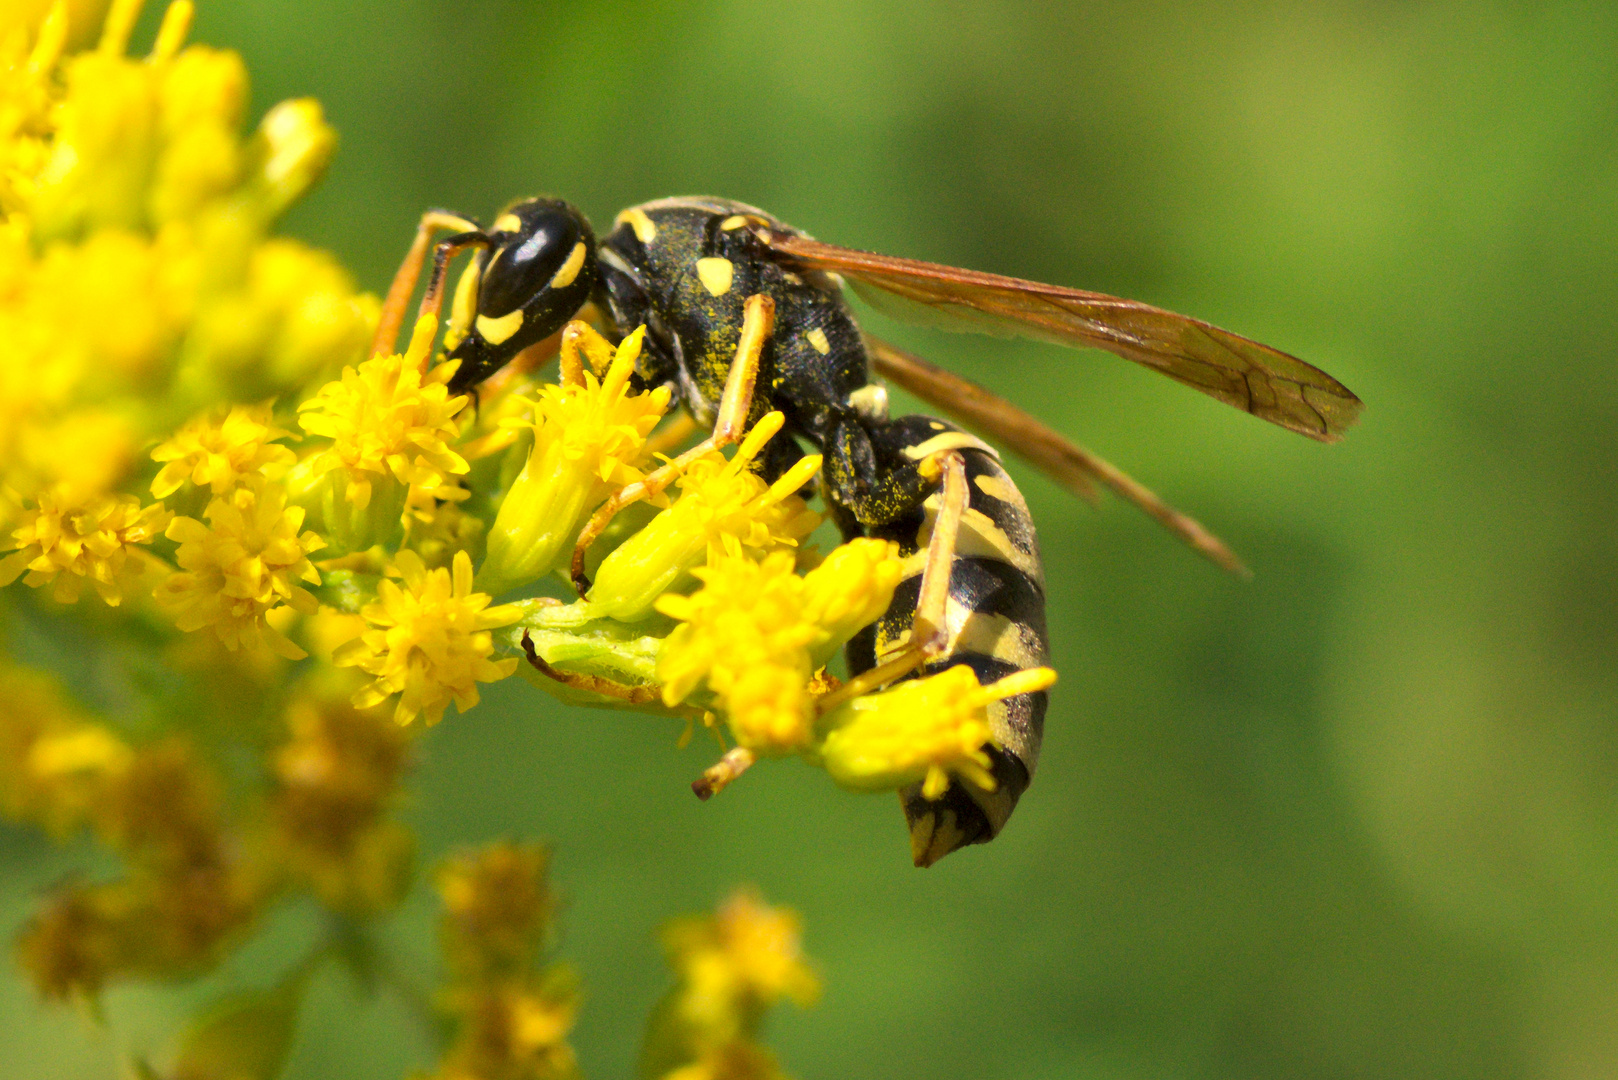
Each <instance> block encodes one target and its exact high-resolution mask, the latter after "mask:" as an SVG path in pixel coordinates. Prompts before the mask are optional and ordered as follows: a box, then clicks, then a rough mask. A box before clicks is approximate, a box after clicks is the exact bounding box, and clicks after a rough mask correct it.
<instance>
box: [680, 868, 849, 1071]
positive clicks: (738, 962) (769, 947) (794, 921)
mask: <svg viewBox="0 0 1618 1080" xmlns="http://www.w3.org/2000/svg"><path fill="white" fill-rule="evenodd" d="M802 935H803V921H802V920H801V919H800V918H799V917H798V913H797V912H795V911H792V910H791V909H789V908H776V907H770V906H769V905H768V904H766V903H764V901H763V899H762V898H760V897H759V895H758V893H757V892H754V891H753V890H751V889H743V890H740V891H738V892H736V893H735V894H733V895H732V896H731V897H730V898H729V899H728V900H726V901H725V902H724V904H722V905H721V906H720V908H719V911H718V912H717V913H716V914H715V915H713V916H712V917H705V918H687V919H680V920H677V921H675V922H673V923H670V924H669V925H668V926H667V927H666V928H665V929H664V931H663V947H664V950H665V951H666V952H667V953H668V957H669V964H670V965H671V966H672V967H673V968H674V970H675V973H676V976H677V977H678V978H679V980H680V983H681V987H680V992H679V994H678V1003H679V1011H680V1013H681V1014H682V1019H683V1021H684V1024H685V1026H686V1028H687V1030H688V1031H689V1032H691V1033H692V1034H693V1035H697V1036H698V1041H700V1042H702V1043H707V1044H709V1045H710V1046H719V1045H723V1044H725V1043H728V1042H730V1041H732V1040H733V1039H735V1038H736V1037H738V1036H743V1035H751V1034H753V1033H754V1029H755V1028H756V1026H757V1023H758V1021H759V1019H760V1018H761V1016H762V1014H763V1012H764V1010H765V1009H767V1008H769V1007H770V1006H772V1005H774V1004H776V1003H777V1002H778V1001H780V1000H781V998H783V997H789V998H791V999H792V1000H793V1001H795V1002H796V1003H798V1004H799V1005H811V1004H813V1003H814V1001H815V999H816V998H818V997H819V996H820V981H819V980H818V979H817V978H815V974H814V972H813V971H812V970H810V968H809V965H808V964H807V963H806V962H805V960H804V956H803V945H802Z"/></svg>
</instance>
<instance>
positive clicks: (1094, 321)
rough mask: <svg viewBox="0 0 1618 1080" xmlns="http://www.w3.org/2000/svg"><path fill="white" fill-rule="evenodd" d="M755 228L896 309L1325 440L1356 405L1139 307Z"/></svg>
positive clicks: (788, 257) (1308, 370) (1315, 372)
mask: <svg viewBox="0 0 1618 1080" xmlns="http://www.w3.org/2000/svg"><path fill="white" fill-rule="evenodd" d="M752 231H753V234H754V235H755V236H757V237H758V238H759V239H760V240H761V241H763V242H764V243H765V244H767V245H768V246H769V247H770V248H771V249H772V250H773V251H775V252H777V253H779V254H780V255H781V256H783V257H784V261H787V262H792V263H797V264H799V265H802V266H804V267H807V268H809V269H813V270H820V271H825V272H829V273H835V274H841V275H843V276H844V277H846V278H848V279H849V281H850V283H851V284H852V285H853V287H854V289H855V291H856V292H857V293H859V295H860V296H861V297H863V298H865V299H866V300H868V301H870V302H871V303H872V304H873V305H874V306H876V307H877V308H879V309H881V310H885V311H887V312H888V313H890V314H893V315H895V316H896V317H898V318H901V319H906V320H908V321H912V322H918V321H919V322H923V323H926V324H928V325H933V326H939V327H942V328H944V329H950V330H971V331H976V332H978V333H990V334H1000V335H1003V336H1004V335H1013V334H1015V335H1020V336H1023V337H1030V338H1035V339H1038V340H1041V341H1049V342H1053V343H1055V344H1058V345H1067V346H1079V347H1089V348H1096V349H1106V350H1107V351H1108V352H1111V353H1116V354H1117V355H1119V356H1122V357H1124V358H1125V359H1126V360H1133V361H1135V362H1136V363H1138V364H1144V365H1145V366H1147V367H1149V368H1152V369H1154V370H1156V371H1161V372H1162V373H1163V374H1165V375H1167V376H1168V377H1169V378H1171V379H1174V380H1176V381H1178V382H1182V383H1185V384H1186V385H1187V386H1191V387H1194V388H1196V389H1198V390H1201V391H1202V392H1203V393H1205V394H1207V395H1209V396H1210V397H1215V398H1218V399H1219V400H1220V401H1223V402H1225V403H1226V404H1229V405H1234V406H1235V407H1236V408H1238V409H1241V410H1243V411H1244V412H1250V413H1252V414H1253V415H1254V416H1257V417H1259V418H1260V419H1263V420H1268V421H1269V422H1270V423H1272V424H1279V425H1280V426H1281V427H1284V428H1286V429H1288V430H1289V431H1296V432H1298V433H1299V434H1302V435H1307V436H1309V437H1310V438H1312V439H1319V440H1321V441H1322V442H1334V441H1336V440H1337V439H1339V438H1341V437H1342V434H1343V432H1344V431H1346V430H1347V429H1348V428H1349V427H1350V426H1351V425H1352V424H1353V423H1354V421H1355V420H1356V419H1357V418H1358V417H1359V414H1360V410H1361V409H1362V408H1363V405H1362V404H1361V402H1360V399H1359V398H1357V397H1355V396H1354V395H1353V393H1351V392H1350V391H1349V389H1348V388H1347V387H1345V386H1344V385H1343V384H1342V383H1340V382H1338V381H1337V380H1336V379H1334V378H1332V377H1331V376H1330V375H1327V374H1326V373H1325V372H1324V371H1321V370H1320V369H1319V368H1317V367H1314V366H1312V365H1310V364H1306V363H1304V362H1303V361H1302V360H1299V359H1298V358H1297V357H1295V356H1288V355H1287V354H1286V353H1284V352H1281V351H1279V350H1277V349H1272V348H1270V347H1269V346H1268V345H1261V344H1259V343H1258V342H1256V341H1251V340H1249V339H1247V338H1244V337H1240V336H1238V335H1236V334H1232V333H1230V332H1229V331H1226V330H1221V329H1219V328H1218V327H1217V326H1211V325H1209V324H1208V323H1205V322H1202V321H1200V320H1197V319H1192V318H1189V317H1187V316H1185V315H1176V314H1174V313H1173V312H1171V311H1164V310H1162V309H1161V308H1155V307H1152V306H1150V305H1148V304H1142V303H1138V302H1136V301H1134V300H1120V299H1119V298H1118V297H1116V296H1106V295H1104V294H1102V293H1093V292H1082V291H1080V290H1078V289H1064V288H1061V287H1059V286H1056V285H1042V284H1040V283H1039V282H1037V281H1023V280H1021V279H1020V278H1012V277H1002V276H1001V275H999V274H984V273H979V272H977V271H975V270H961V269H958V268H956V267H953V266H942V265H940V264H938V263H929V262H921V261H919V260H916V259H900V258H896V257H893V256H890V255H875V254H872V253H870V252H866V251H855V250H854V249H852V248H844V247H837V246H835V245H832V244H823V243H821V242H820V241H818V240H811V239H809V238H808V237H805V236H799V235H796V234H794V233H790V232H786V231H784V230H780V229H772V228H770V227H768V226H764V225H759V226H755V227H754V228H753V230H752Z"/></svg>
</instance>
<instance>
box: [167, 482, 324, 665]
mask: <svg viewBox="0 0 1618 1080" xmlns="http://www.w3.org/2000/svg"><path fill="white" fill-rule="evenodd" d="M204 516H205V517H206V518H207V519H208V524H207V525H204V524H203V523H202V522H200V521H197V520H196V519H194V518H188V517H177V518H175V519H174V520H173V521H172V522H171V523H170V524H169V527H168V537H169V539H171V540H175V541H178V542H179V545H180V549H179V551H178V552H177V553H176V555H175V559H176V561H177V562H179V564H180V567H181V572H179V573H176V574H174V575H172V576H171V577H169V578H168V580H166V581H165V582H163V584H162V585H161V586H159V588H158V590H157V596H158V600H159V601H160V602H162V603H164V604H165V605H166V606H168V607H170V608H171V609H172V610H173V614H174V619H175V623H176V625H178V626H179V628H180V629H181V630H187V631H189V630H201V629H204V628H207V627H212V629H213V631H214V633H216V634H217V635H218V636H219V640H220V641H222V642H224V644H225V645H226V646H227V647H228V648H231V649H239V648H242V647H244V646H245V647H248V648H254V647H257V646H258V645H259V644H260V642H264V643H266V644H268V645H269V646H270V648H272V649H274V650H275V651H276V652H277V653H279V654H281V655H282V656H285V657H287V658H288V659H291V660H297V659H301V658H302V657H303V656H304V652H303V650H302V649H300V648H298V647H297V646H296V645H294V644H293V643H292V642H291V641H289V640H287V638H286V636H285V635H284V634H282V633H281V632H280V631H279V630H277V629H275V628H274V627H273V626H272V625H271V624H270V623H269V622H267V621H266V618H265V616H266V615H268V614H269V613H270V612H272V611H273V610H275V609H277V608H281V607H283V606H290V607H291V608H293V609H294V610H296V611H300V612H303V613H304V614H311V613H313V612H314V611H315V609H316V608H317V607H318V605H317V604H316V602H315V598H314V596H313V595H312V594H311V593H310V592H309V591H308V590H307V589H304V588H302V587H300V586H299V585H297V584H296V582H298V581H305V582H308V583H309V584H311V585H319V584H320V574H319V572H318V571H316V570H315V568H314V566H313V565H312V564H311V563H310V562H309V558H308V556H309V553H310V552H313V551H318V550H320V549H321V548H322V547H324V546H325V541H323V540H322V539H321V538H320V537H318V536H316V535H315V534H314V533H312V532H305V533H303V534H302V535H299V532H298V529H299V528H300V527H301V526H302V525H303V510H302V509H301V508H299V507H296V506H287V505H286V494H285V492H284V491H283V490H282V489H281V488H280V487H278V486H276V485H273V484H268V483H264V482H262V481H258V482H251V483H247V484H244V485H242V486H240V487H237V488H236V489H234V490H233V491H232V492H231V493H230V494H229V495H228V496H224V497H220V498H216V499H213V500H212V501H211V502H209V503H208V509H207V510H206V511H205V512H204Z"/></svg>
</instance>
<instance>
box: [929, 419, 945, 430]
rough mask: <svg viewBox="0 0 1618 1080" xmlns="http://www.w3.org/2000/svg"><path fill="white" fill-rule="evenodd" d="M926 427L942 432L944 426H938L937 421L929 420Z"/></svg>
mask: <svg viewBox="0 0 1618 1080" xmlns="http://www.w3.org/2000/svg"><path fill="white" fill-rule="evenodd" d="M927 426H928V427H930V428H932V429H933V430H934V431H943V430H944V425H943V424H940V423H939V422H938V421H937V420H929V421H927Z"/></svg>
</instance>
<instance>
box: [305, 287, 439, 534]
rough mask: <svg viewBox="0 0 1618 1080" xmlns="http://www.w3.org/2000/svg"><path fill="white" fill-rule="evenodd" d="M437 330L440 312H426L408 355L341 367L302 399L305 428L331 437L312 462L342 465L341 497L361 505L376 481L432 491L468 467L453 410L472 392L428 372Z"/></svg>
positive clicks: (317, 465) (367, 500) (321, 467)
mask: <svg viewBox="0 0 1618 1080" xmlns="http://www.w3.org/2000/svg"><path fill="white" fill-rule="evenodd" d="M437 329H438V321H437V320H436V319H434V318H433V317H432V316H430V315H428V316H423V317H422V319H421V320H420V321H419V322H418V323H417V324H416V329H415V333H414V335H413V336H412V337H411V340H410V348H409V350H408V351H406V352H405V353H404V354H403V355H399V354H394V355H392V356H376V357H372V358H371V359H369V360H367V361H365V362H364V363H362V364H360V365H359V367H357V368H353V367H350V368H344V369H343V375H342V378H340V379H337V380H334V381H333V382H329V383H327V384H326V385H325V386H323V387H321V388H320V392H319V393H318V394H316V395H315V396H314V397H313V398H311V399H309V400H308V401H305V402H304V403H303V404H302V405H300V406H298V411H299V412H300V413H302V414H303V415H302V416H301V417H300V419H299V423H301V424H302V425H303V428H304V430H305V431H307V432H309V433H310V434H311V435H319V436H323V437H324V438H328V439H330V440H331V445H330V446H329V447H327V448H326V449H325V450H323V451H321V452H320V454H319V456H318V457H317V458H316V460H315V465H314V467H315V468H316V469H317V471H325V470H327V469H333V470H335V469H341V470H343V474H344V476H345V479H346V484H345V486H344V490H343V492H342V496H341V497H342V498H343V499H345V500H347V501H348V502H351V503H353V504H355V505H356V506H358V507H360V508H364V507H365V506H367V505H368V504H369V503H370V501H371V494H372V491H371V489H372V485H373V484H374V483H376V482H378V481H385V480H387V479H389V478H391V479H393V480H394V481H396V482H397V483H399V484H400V485H404V486H409V485H412V484H414V485H416V486H417V487H421V488H426V489H429V490H430V489H432V488H436V487H439V486H441V485H443V484H444V483H445V482H446V481H447V480H448V478H449V477H451V476H459V475H461V474H463V473H465V472H466V471H467V468H468V466H467V463H466V459H464V458H463V457H461V456H460V455H459V454H457V453H456V452H455V451H454V450H451V449H450V443H451V442H453V441H455V439H456V438H458V437H459V435H460V431H459V429H458V428H457V427H456V424H455V416H456V414H457V413H459V412H460V411H461V407H462V406H464V405H465V404H466V402H467V398H466V396H465V395H464V394H463V395H459V396H456V397H451V396H450V395H449V390H448V389H447V388H446V386H445V382H446V381H447V380H448V378H449V375H450V373H451V372H450V371H449V370H448V369H447V368H446V367H444V366H441V367H439V368H435V369H434V370H433V372H432V373H431V374H429V375H426V376H424V375H423V371H424V370H425V369H426V361H427V353H428V350H429V349H430V348H431V347H432V342H433V334H434V333H435V332H436V331H437ZM401 498H402V496H401Z"/></svg>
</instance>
